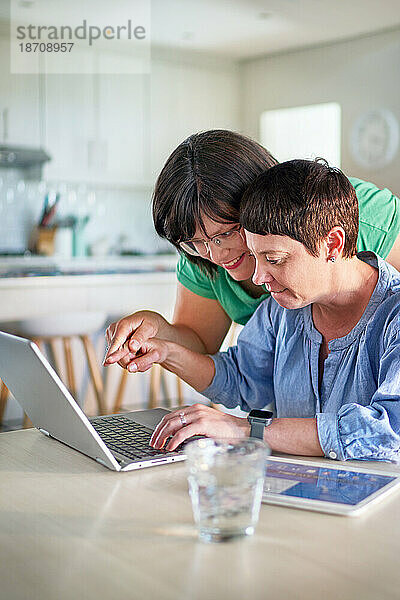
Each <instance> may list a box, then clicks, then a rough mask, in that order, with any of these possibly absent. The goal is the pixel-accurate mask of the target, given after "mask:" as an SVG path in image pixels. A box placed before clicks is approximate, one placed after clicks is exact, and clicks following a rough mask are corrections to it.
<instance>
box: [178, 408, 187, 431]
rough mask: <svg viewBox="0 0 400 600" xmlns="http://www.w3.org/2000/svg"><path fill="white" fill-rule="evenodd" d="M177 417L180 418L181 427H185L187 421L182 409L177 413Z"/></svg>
mask: <svg viewBox="0 0 400 600" xmlns="http://www.w3.org/2000/svg"><path fill="white" fill-rule="evenodd" d="M179 418H180V420H181V423H182V427H185V425H187V421H186V417H185V413H184V412H183V411H181V412H180V413H179Z"/></svg>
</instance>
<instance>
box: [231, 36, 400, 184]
mask: <svg viewBox="0 0 400 600" xmlns="http://www.w3.org/2000/svg"><path fill="white" fill-rule="evenodd" d="M241 78H242V85H241V87H242V90H243V92H242V108H241V110H242V131H243V132H244V133H246V134H248V135H250V136H251V137H254V138H256V139H259V118H260V114H261V113H262V112H263V111H264V110H272V109H277V108H284V107H292V106H304V105H307V104H317V103H322V102H338V103H340V105H341V107H342V169H343V170H344V172H345V173H346V174H348V175H353V176H356V177H360V178H362V179H366V180H370V181H373V182H375V183H376V184H377V185H379V186H383V187H384V186H386V187H389V188H391V189H392V191H393V192H395V193H397V194H400V168H399V155H397V157H396V158H395V160H394V161H393V162H392V163H391V164H390V165H388V166H387V167H385V168H382V169H379V170H378V169H374V170H369V171H367V170H365V169H362V168H361V167H359V166H358V165H357V164H356V163H355V161H354V159H353V158H352V156H351V154H350V150H349V132H350V129H351V126H352V124H353V123H354V121H355V119H356V118H357V117H358V116H359V114H360V113H362V112H364V111H365V110H369V109H373V108H378V107H384V108H388V109H390V110H391V111H392V112H393V113H394V114H395V115H396V117H397V119H399V120H400V30H398V29H397V30H396V31H391V32H386V33H381V34H379V35H372V36H368V37H363V38H359V39H356V40H351V41H346V42H341V43H337V44H331V45H326V46H321V47H318V48H310V49H306V50H297V51H293V52H290V53H285V54H278V55H275V56H270V57H265V58H260V59H257V60H251V61H247V62H243V63H242V66H241Z"/></svg>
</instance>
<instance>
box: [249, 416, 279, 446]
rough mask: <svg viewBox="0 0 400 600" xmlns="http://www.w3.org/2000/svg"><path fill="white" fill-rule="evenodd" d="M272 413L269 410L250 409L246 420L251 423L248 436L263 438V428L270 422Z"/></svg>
mask: <svg viewBox="0 0 400 600" xmlns="http://www.w3.org/2000/svg"><path fill="white" fill-rule="evenodd" d="M273 417H274V413H272V412H271V411H270V410H251V411H250V412H249V414H248V416H247V420H248V422H249V423H250V425H251V429H250V437H252V438H258V439H259V440H263V439H264V429H265V427H268V425H270V424H271V423H272V420H273Z"/></svg>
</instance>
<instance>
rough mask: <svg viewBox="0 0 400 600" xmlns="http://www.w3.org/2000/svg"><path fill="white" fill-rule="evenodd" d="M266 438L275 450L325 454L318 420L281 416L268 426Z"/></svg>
mask: <svg viewBox="0 0 400 600" xmlns="http://www.w3.org/2000/svg"><path fill="white" fill-rule="evenodd" d="M264 440H265V442H266V443H267V444H268V446H269V447H270V448H271V449H272V450H274V451H275V452H284V453H285V454H298V455H302V456H323V455H324V453H323V451H322V448H321V446H320V443H319V439H318V431H317V420H316V419H297V418H279V419H274V420H273V421H272V423H271V425H269V427H266V429H265V432H264Z"/></svg>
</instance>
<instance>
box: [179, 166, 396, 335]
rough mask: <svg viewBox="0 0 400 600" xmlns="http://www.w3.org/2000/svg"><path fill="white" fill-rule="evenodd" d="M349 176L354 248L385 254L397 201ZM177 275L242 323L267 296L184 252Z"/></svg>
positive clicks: (388, 193)
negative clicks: (211, 272)
mask: <svg viewBox="0 0 400 600" xmlns="http://www.w3.org/2000/svg"><path fill="white" fill-rule="evenodd" d="M349 179H350V182H351V183H352V185H353V186H354V189H355V190H356V194H357V198H358V203H359V213H360V227H359V233H358V240H357V249H358V250H359V251H360V252H361V251H362V250H372V251H373V252H375V253H376V254H379V256H381V257H382V258H386V257H387V255H388V254H389V252H390V250H391V248H392V246H393V244H394V242H395V239H396V238H397V236H398V234H399V231H400V201H399V199H398V198H396V196H394V195H393V194H392V192H391V191H390V190H388V189H384V190H380V189H379V188H377V187H376V186H375V185H374V184H373V183H368V182H365V181H362V180H361V179H356V178H354V177H350V178H349ZM177 278H178V281H179V282H180V283H181V284H182V285H184V286H185V287H186V288H187V289H188V290H190V291H191V292H193V293H195V294H197V295H198V296H202V297H203V298H211V299H213V300H218V302H219V303H220V304H221V306H222V308H223V309H224V310H225V312H226V313H227V314H228V315H229V317H230V318H231V319H232V321H234V322H235V323H240V325H245V324H246V323H247V321H248V320H249V319H250V317H251V316H252V314H253V313H254V311H255V310H256V308H257V307H258V305H259V304H260V302H262V301H263V300H265V298H267V297H268V296H269V294H268V293H267V292H266V293H265V295H263V296H261V297H260V298H252V297H251V296H250V295H249V294H248V293H247V292H246V291H245V290H244V289H243V288H242V287H241V286H240V284H239V282H237V281H235V280H234V279H232V277H231V276H230V275H229V274H228V272H227V271H226V270H225V269H223V268H222V267H218V271H217V273H216V275H215V277H213V278H212V277H210V276H208V275H207V273H204V272H203V271H202V270H201V269H200V268H199V267H198V266H197V265H194V264H193V263H191V262H190V261H189V260H188V259H187V258H186V256H184V255H182V256H181V257H180V260H179V262H178V266H177Z"/></svg>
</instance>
